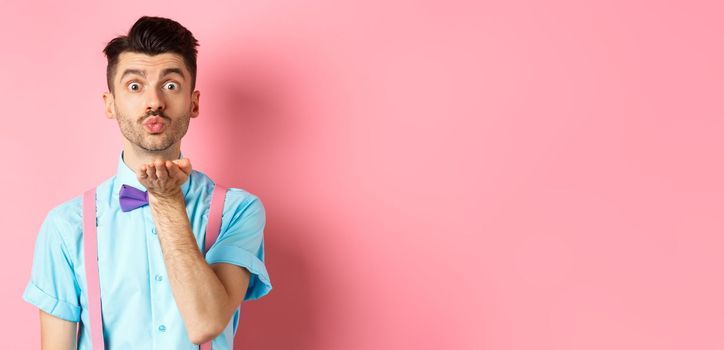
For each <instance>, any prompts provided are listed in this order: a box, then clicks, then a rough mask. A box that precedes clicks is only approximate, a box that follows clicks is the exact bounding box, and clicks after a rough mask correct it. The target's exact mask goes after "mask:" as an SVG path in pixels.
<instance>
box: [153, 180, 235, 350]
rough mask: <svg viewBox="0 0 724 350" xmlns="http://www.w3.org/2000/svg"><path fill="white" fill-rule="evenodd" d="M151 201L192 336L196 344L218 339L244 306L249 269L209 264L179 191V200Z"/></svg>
mask: <svg viewBox="0 0 724 350" xmlns="http://www.w3.org/2000/svg"><path fill="white" fill-rule="evenodd" d="M149 204H150V205H151V212H152V213H153V214H152V215H153V217H154V222H155V223H156V229H157V232H158V238H159V240H160V241H161V250H162V251H163V259H164V262H165V263H166V270H167V272H168V277H169V278H168V279H169V283H170V285H171V289H172V292H173V296H174V299H175V300H176V304H177V305H178V308H179V311H180V312H181V316H182V317H183V319H184V324H185V325H186V329H187V331H188V334H189V338H190V339H191V341H192V342H193V343H194V344H201V343H204V342H206V341H209V340H211V339H214V338H216V336H218V335H219V334H220V333H221V332H222V331H223V330H224V328H225V327H226V325H227V324H228V323H229V320H230V319H231V316H232V315H233V313H234V310H235V309H236V307H237V306H238V305H239V304H241V301H242V298H243V297H244V294H245V293H246V289H247V287H248V284H249V271H247V270H246V269H244V268H241V267H239V266H236V265H232V264H214V265H213V266H209V264H207V263H206V260H205V259H204V257H203V256H202V255H201V252H200V251H199V247H198V245H197V243H196V239H195V238H194V235H193V232H192V231H191V228H190V227H191V224H190V223H189V219H188V214H187V213H186V205H185V203H184V200H183V196H182V194H181V193H180V192H179V194H178V197H177V198H175V199H171V198H164V199H159V198H155V199H152V197H151V196H149Z"/></svg>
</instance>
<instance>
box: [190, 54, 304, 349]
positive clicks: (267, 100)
mask: <svg viewBox="0 0 724 350" xmlns="http://www.w3.org/2000/svg"><path fill="white" fill-rule="evenodd" d="M234 56H238V57H234ZM217 57H218V56H217ZM223 57H224V58H223V59H221V60H218V61H217V60H215V61H214V67H213V70H212V71H210V72H208V73H210V74H206V77H205V79H207V81H208V82H209V83H208V84H207V86H206V88H207V89H209V90H212V91H214V94H216V96H203V97H206V99H205V101H204V103H202V106H203V108H202V110H203V113H204V115H205V117H206V118H209V120H210V121H209V125H208V127H207V128H206V130H208V131H209V132H210V134H209V135H200V136H201V139H202V140H205V141H204V142H207V141H206V140H208V144H209V146H211V150H213V152H214V155H215V156H214V157H213V158H214V159H218V161H217V162H215V164H210V166H211V169H209V170H210V171H209V173H210V174H217V176H215V177H217V178H218V179H219V180H218V181H219V182H220V183H226V184H228V185H229V186H232V187H241V188H244V189H247V190H249V191H250V192H252V193H255V194H258V195H259V197H260V198H261V200H262V202H263V203H264V206H265V208H266V211H267V223H266V227H265V231H264V237H265V239H264V240H265V241H264V248H265V257H266V259H265V263H266V266H267V270H268V271H269V275H270V277H271V281H272V285H273V289H272V291H271V292H270V293H269V294H268V295H267V296H265V297H263V298H262V299H260V300H254V301H251V302H245V303H243V304H242V306H241V316H240V321H239V328H238V330H237V334H236V337H235V341H234V345H235V346H234V348H236V349H262V350H263V349H313V348H316V346H315V344H316V343H317V340H316V339H315V335H316V334H317V331H316V328H317V327H316V325H317V323H318V322H316V321H317V319H316V318H315V316H316V315H315V308H314V307H313V301H312V297H313V295H312V294H311V293H312V290H311V288H312V286H311V283H310V282H309V281H310V280H315V279H316V278H313V277H314V276H312V275H313V274H314V272H313V271H311V270H310V263H309V262H310V258H311V257H310V256H308V254H310V253H309V252H310V251H311V250H310V249H304V246H303V245H302V244H297V242H298V241H300V240H299V239H298V237H309V235H308V234H306V233H308V232H311V231H310V230H311V229H312V228H310V227H303V225H304V224H303V223H299V222H295V221H297V220H295V219H294V218H293V217H292V215H293V213H295V212H297V211H298V210H297V209H295V208H294V206H295V204H294V201H291V200H289V198H285V197H286V196H285V195H284V193H283V191H281V190H279V189H275V185H274V183H275V182H277V184H278V181H282V180H283V179H284V178H285V177H281V178H280V175H279V172H280V167H283V165H281V164H284V162H285V158H288V157H289V154H284V152H279V151H280V147H279V144H280V143H283V140H284V138H285V137H287V136H288V135H286V134H288V133H291V129H293V127H291V126H290V124H292V123H290V120H294V115H292V114H291V113H290V112H289V111H293V110H295V109H294V107H295V106H293V104H294V103H291V102H290V99H289V98H288V96H290V95H289V94H288V92H289V91H287V90H288V89H286V88H285V87H284V85H283V84H280V83H279V82H280V81H283V79H276V78H275V75H277V74H280V73H279V71H280V69H279V67H278V66H274V65H273V64H271V63H269V62H266V61H263V60H261V59H260V58H259V57H257V58H256V59H254V58H253V57H251V56H250V55H245V54H244V55H242V54H238V55H233V54H232V55H224V56H223ZM282 78H283V77H282ZM202 100H204V99H203V98H202ZM211 120H213V121H211ZM290 128H291V129H290ZM207 150H208V149H207ZM275 164H276V165H275ZM305 254H306V255H305Z"/></svg>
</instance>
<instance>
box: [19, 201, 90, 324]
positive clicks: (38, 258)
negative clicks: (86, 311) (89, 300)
mask: <svg viewBox="0 0 724 350" xmlns="http://www.w3.org/2000/svg"><path fill="white" fill-rule="evenodd" d="M58 221H59V220H57V219H55V217H54V215H53V211H51V212H50V213H49V214H48V216H46V218H45V220H44V221H43V224H42V225H41V227H40V232H39V233H38V236H37V239H36V241H35V253H34V256H33V267H32V272H31V275H30V281H29V282H28V285H27V287H26V288H25V292H24V293H23V300H25V301H27V302H28V303H30V304H32V305H34V306H36V307H37V308H39V309H41V310H43V311H45V312H47V313H49V314H51V315H53V316H56V317H58V318H62V319H64V320H67V321H71V322H78V321H80V312H81V308H80V303H79V300H80V297H79V295H80V288H79V287H78V283H77V280H76V278H75V274H74V272H73V264H72V261H71V259H70V257H69V254H68V249H67V247H66V245H65V243H64V242H63V239H62V237H61V235H60V230H62V229H63V226H59V222H58Z"/></svg>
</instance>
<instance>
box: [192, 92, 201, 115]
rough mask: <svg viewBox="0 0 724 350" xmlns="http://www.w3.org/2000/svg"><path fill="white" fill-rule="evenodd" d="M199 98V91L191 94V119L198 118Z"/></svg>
mask: <svg viewBox="0 0 724 350" xmlns="http://www.w3.org/2000/svg"><path fill="white" fill-rule="evenodd" d="M199 97H201V92H200V91H199V90H196V91H194V92H192V93H191V118H196V117H198V116H199Z"/></svg>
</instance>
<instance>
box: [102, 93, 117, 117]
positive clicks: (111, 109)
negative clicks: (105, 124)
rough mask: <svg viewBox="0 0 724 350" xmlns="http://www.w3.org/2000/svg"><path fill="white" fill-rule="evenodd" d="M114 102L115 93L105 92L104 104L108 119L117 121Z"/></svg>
mask: <svg viewBox="0 0 724 350" xmlns="http://www.w3.org/2000/svg"><path fill="white" fill-rule="evenodd" d="M113 102H114V98H113V93H111V92H104V93H103V103H104V104H105V111H106V118H108V119H116V104H115V103H113Z"/></svg>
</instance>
